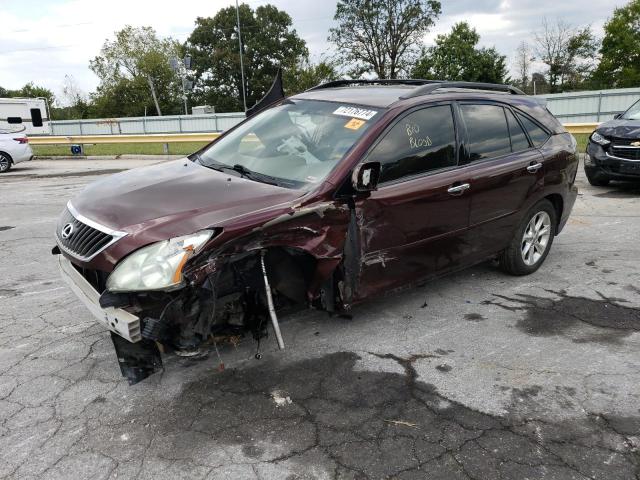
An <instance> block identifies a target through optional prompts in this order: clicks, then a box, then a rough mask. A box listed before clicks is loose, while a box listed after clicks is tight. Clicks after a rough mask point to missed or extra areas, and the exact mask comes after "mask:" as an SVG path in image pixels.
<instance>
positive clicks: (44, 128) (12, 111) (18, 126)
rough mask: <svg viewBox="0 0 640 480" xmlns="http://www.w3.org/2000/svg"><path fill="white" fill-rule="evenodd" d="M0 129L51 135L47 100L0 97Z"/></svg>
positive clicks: (28, 133)
mask: <svg viewBox="0 0 640 480" xmlns="http://www.w3.org/2000/svg"><path fill="white" fill-rule="evenodd" d="M0 130H1V131H7V130H8V131H14V132H16V131H23V132H25V133H26V134H27V135H51V122H50V119H49V109H48V106H47V100H46V99H44V98H0Z"/></svg>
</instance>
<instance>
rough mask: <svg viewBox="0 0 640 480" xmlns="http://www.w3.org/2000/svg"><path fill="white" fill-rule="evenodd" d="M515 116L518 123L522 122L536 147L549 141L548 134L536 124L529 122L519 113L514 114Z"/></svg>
mask: <svg viewBox="0 0 640 480" xmlns="http://www.w3.org/2000/svg"><path fill="white" fill-rule="evenodd" d="M516 115H518V118H519V119H520V122H522V125H523V126H524V128H525V130H526V131H527V133H528V134H529V138H530V139H531V141H532V142H533V144H534V145H535V146H536V147H539V146H541V145H543V144H544V143H545V142H546V141H547V140H548V139H549V134H548V133H547V132H545V131H544V130H543V129H542V128H540V127H539V126H538V125H537V124H535V123H534V122H532V121H531V120H529V119H528V118H527V117H525V116H524V115H520V114H519V113H516Z"/></svg>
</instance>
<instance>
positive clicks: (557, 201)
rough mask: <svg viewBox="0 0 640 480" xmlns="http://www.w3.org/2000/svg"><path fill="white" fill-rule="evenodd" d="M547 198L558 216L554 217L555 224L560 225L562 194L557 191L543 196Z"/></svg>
mask: <svg viewBox="0 0 640 480" xmlns="http://www.w3.org/2000/svg"><path fill="white" fill-rule="evenodd" d="M545 198H546V199H547V200H549V201H550V202H551V203H552V204H553V207H554V208H555V210H556V215H557V217H558V218H556V221H557V225H556V227H557V226H558V225H560V219H561V218H562V211H563V208H564V201H563V200H562V195H560V194H558V193H553V194H551V195H548V196H546V197H545Z"/></svg>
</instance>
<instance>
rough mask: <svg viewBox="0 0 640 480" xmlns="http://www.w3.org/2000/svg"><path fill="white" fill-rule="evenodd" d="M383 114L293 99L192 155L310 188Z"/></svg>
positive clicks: (222, 167)
mask: <svg viewBox="0 0 640 480" xmlns="http://www.w3.org/2000/svg"><path fill="white" fill-rule="evenodd" d="M380 116H382V112H381V109H376V108H370V107H359V106H354V105H345V104H339V103H333V102H322V101H314V100H295V99H288V100H286V101H284V102H283V103H282V104H280V105H278V106H276V107H273V108H270V109H268V110H266V111H264V112H262V113H260V114H258V115H256V116H255V117H253V118H251V119H249V120H247V121H246V122H245V123H243V124H242V125H240V126H239V127H238V128H236V129H235V130H234V131H232V132H230V133H229V134H228V135H225V136H224V137H222V138H221V139H220V140H219V141H217V142H215V143H213V144H212V145H211V146H210V147H209V148H207V149H206V150H205V151H203V152H200V153H199V154H196V155H194V156H193V157H192V159H193V160H195V161H197V162H198V163H200V164H201V165H204V166H205V167H209V168H213V169H216V170H231V169H235V170H236V171H238V172H240V173H242V174H244V175H246V176H247V177H248V178H250V179H254V180H257V181H264V182H267V183H275V184H277V185H280V186H284V187H288V188H305V187H309V186H313V185H314V184H317V183H319V182H321V181H322V180H323V179H324V178H325V177H326V176H327V175H328V174H329V173H330V172H331V170H332V169H333V168H334V167H335V166H336V165H337V164H338V163H339V162H340V160H342V158H343V157H344V156H345V155H346V153H347V152H348V151H349V150H350V149H351V148H352V147H353V146H354V145H355V143H356V142H357V141H358V140H359V139H360V138H361V137H362V135H363V133H364V132H366V131H367V130H368V129H369V128H370V127H371V125H373V124H374V123H375V122H376V121H377V120H378V118H379V117H380Z"/></svg>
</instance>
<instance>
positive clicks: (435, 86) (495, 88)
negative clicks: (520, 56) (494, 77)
mask: <svg viewBox="0 0 640 480" xmlns="http://www.w3.org/2000/svg"><path fill="white" fill-rule="evenodd" d="M444 88H468V89H470V90H488V91H491V92H504V93H510V94H512V95H526V93H524V92H523V91H522V90H520V89H519V88H516V87H513V86H511V85H499V84H495V83H482V82H448V81H438V80H436V81H432V82H429V83H428V84H425V85H422V86H419V87H418V88H415V89H413V90H412V91H411V92H409V93H407V94H406V95H403V96H401V97H400V98H401V99H403V100H404V99H407V98H415V97H421V96H423V95H429V94H431V93H433V92H435V91H436V90H440V89H444Z"/></svg>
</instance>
